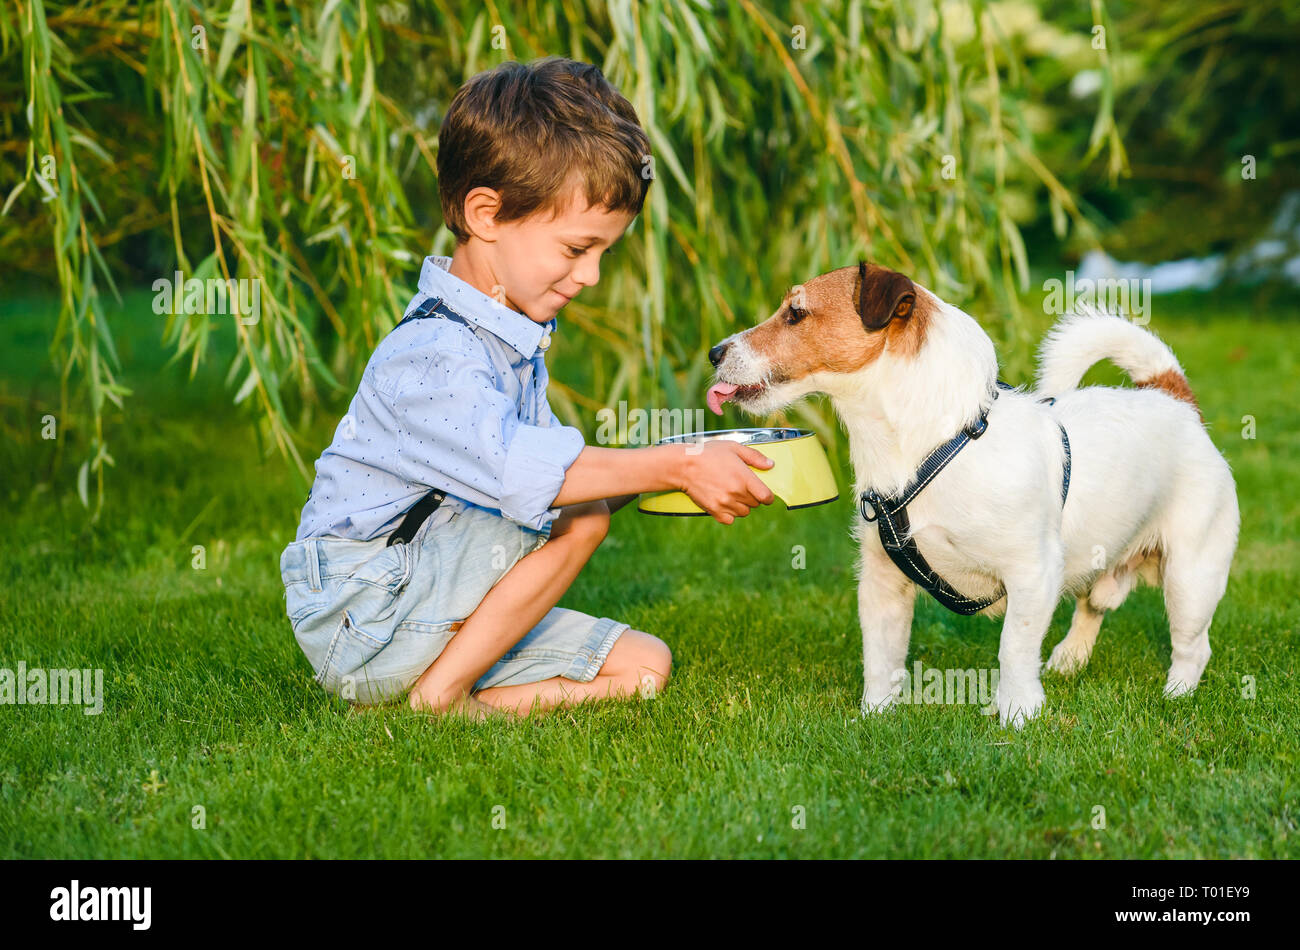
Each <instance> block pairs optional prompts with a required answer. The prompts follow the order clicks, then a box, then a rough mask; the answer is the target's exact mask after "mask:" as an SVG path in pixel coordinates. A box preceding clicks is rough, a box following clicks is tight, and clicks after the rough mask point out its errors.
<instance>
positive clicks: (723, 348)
mask: <svg viewBox="0 0 1300 950" xmlns="http://www.w3.org/2000/svg"><path fill="white" fill-rule="evenodd" d="M726 352H727V344H725V343H719V344H718V345H717V346H715V347H714V348H713V349H711V350H709V362H710V363H712V364H713V365H714V366H717V365H718V364H719V363H721V362H722V357H723V356H724V355H725V354H726Z"/></svg>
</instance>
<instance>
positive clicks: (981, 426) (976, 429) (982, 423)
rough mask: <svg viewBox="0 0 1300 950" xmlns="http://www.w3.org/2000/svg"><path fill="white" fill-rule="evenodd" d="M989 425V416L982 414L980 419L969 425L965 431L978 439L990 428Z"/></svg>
mask: <svg viewBox="0 0 1300 950" xmlns="http://www.w3.org/2000/svg"><path fill="white" fill-rule="evenodd" d="M988 427H989V422H988V418H987V417H986V416H980V417H979V418H978V419H976V420H975V421H974V422H972V423H971V424H970V425H968V426H967V427H966V428H965V429H964V430H963V431H964V432H965V433H966V435H967V436H969V437H970V438H972V439H978V438H979V437H980V436H982V435H983V434H984V433H985V431H987V430H988Z"/></svg>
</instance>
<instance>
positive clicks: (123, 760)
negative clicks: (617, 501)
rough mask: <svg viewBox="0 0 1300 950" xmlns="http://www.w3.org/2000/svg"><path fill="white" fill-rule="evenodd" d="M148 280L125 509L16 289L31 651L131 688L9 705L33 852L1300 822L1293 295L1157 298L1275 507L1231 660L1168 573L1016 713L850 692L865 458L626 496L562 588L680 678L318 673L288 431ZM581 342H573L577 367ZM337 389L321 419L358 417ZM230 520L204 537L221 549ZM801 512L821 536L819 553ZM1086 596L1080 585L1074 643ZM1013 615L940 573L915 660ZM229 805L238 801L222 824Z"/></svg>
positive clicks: (25, 628) (990, 656)
mask: <svg viewBox="0 0 1300 950" xmlns="http://www.w3.org/2000/svg"><path fill="white" fill-rule="evenodd" d="M147 301H148V297H147V296H144V297H131V298H129V301H128V303H129V305H130V308H131V309H132V311H133V312H139V313H141V317H140V319H139V320H138V321H136V322H130V321H127V322H121V321H120V322H119V326H129V327H130V329H129V330H127V331H119V332H123V333H124V337H123V339H122V341H121V346H122V350H123V356H124V359H125V360H126V363H127V366H126V371H125V373H124V377H125V379H126V381H127V382H128V384H129V385H131V386H133V387H134V388H135V389H136V396H135V397H133V398H132V399H131V400H130V401H129V402H128V408H127V411H126V412H125V413H124V414H118V416H117V421H116V422H115V425H116V426H117V427H118V428H117V430H116V434H115V435H114V446H115V454H116V457H117V467H116V468H115V469H112V470H111V471H110V480H109V486H110V492H111V494H110V496H109V498H108V499H107V502H106V509H105V512H104V516H103V518H102V520H101V523H100V524H99V526H98V527H97V528H95V529H94V530H91V529H88V528H86V527H85V525H84V513H83V511H82V509H81V506H80V502H79V501H78V500H77V497H76V490H75V463H76V459H75V458H74V456H75V455H76V453H75V452H74V451H71V450H67V451H65V456H66V457H65V458H64V459H62V460H61V461H60V462H59V464H58V465H57V467H55V468H54V469H53V472H54V474H53V475H51V474H49V473H50V471H51V465H52V453H53V451H54V450H53V443H49V442H42V441H40V440H39V436H38V435H37V434H36V433H37V432H38V430H39V426H40V418H41V416H42V415H43V414H44V413H46V412H49V411H52V407H53V406H54V405H55V404H56V401H57V400H56V398H55V396H56V392H57V389H56V386H54V385H52V384H50V382H49V380H50V379H51V376H50V373H49V372H48V371H47V370H46V369H45V356H44V352H43V347H44V339H45V338H44V332H43V331H42V330H41V328H42V327H44V326H46V325H47V324H46V322H45V321H46V320H47V319H48V302H33V301H26V302H24V301H13V300H11V301H9V302H7V303H5V304H4V305H3V306H4V308H5V309H4V312H3V313H0V319H2V320H3V321H4V323H3V325H4V326H5V327H6V331H5V345H4V347H3V348H0V373H2V375H0V379H3V380H4V382H3V383H2V384H0V386H2V388H0V407H2V410H0V411H2V412H3V415H2V416H0V421H2V422H3V426H4V432H5V437H4V442H5V445H4V452H5V458H4V459H3V462H4V469H5V475H4V477H3V488H0V498H3V499H4V502H5V508H6V511H5V515H6V541H5V543H4V545H3V546H0V580H2V581H3V583H2V584H0V616H2V617H3V620H0V631H2V632H0V667H8V668H11V669H12V668H14V667H15V666H16V664H17V663H18V661H20V660H22V661H25V662H26V663H27V665H28V667H44V668H59V667H78V668H80V667H91V668H95V667H100V668H103V670H104V688H105V693H106V698H105V705H104V710H103V713H102V714H101V715H98V716H85V715H83V714H82V712H81V711H80V710H78V709H77V708H75V707H57V706H0V857H232V858H234V857H306V856H310V857H362V856H386V857H431V856H436V857H480V856H490V857H501V856H512V857H542V856H546V857H707V856H717V857H921V856H925V857H1059V858H1064V857H1294V856H1296V855H1297V854H1298V853H1300V847H1298V846H1297V843H1298V842H1300V835H1297V828H1296V822H1297V820H1300V808H1298V807H1297V805H1296V798H1297V789H1296V783H1295V775H1296V770H1297V769H1296V747H1297V740H1296V736H1297V726H1298V725H1300V715H1298V713H1300V701H1298V700H1297V689H1296V686H1297V683H1296V673H1295V656H1296V648H1297V636H1296V624H1297V618H1298V617H1300V611H1298V610H1297V608H1296V606H1295V600H1294V592H1295V590H1296V587H1297V581H1298V580H1300V578H1298V576H1297V575H1298V574H1300V550H1298V549H1297V542H1296V540H1295V536H1296V528H1297V521H1298V520H1300V518H1298V515H1300V503H1298V502H1297V498H1296V493H1295V491H1294V485H1295V482H1296V478H1297V476H1300V411H1298V410H1297V408H1296V407H1295V405H1294V403H1293V400H1292V396H1293V393H1294V383H1293V380H1294V377H1295V369H1296V366H1295V362H1296V345H1295V343H1294V342H1293V333H1294V330H1293V326H1294V324H1293V323H1288V322H1287V320H1292V321H1293V320H1294V319H1295V317H1296V316H1297V315H1300V307H1298V306H1296V305H1295V304H1294V303H1291V304H1287V305H1286V306H1284V307H1274V308H1272V311H1271V312H1272V313H1273V316H1272V317H1271V318H1269V319H1265V318H1263V317H1261V316H1258V315H1254V314H1253V313H1252V312H1251V309H1250V307H1249V305H1248V304H1246V303H1242V302H1238V301H1235V300H1233V299H1232V298H1227V297H1225V298H1209V299H1207V298H1195V297H1188V298H1181V299H1178V300H1167V299H1165V298H1160V299H1159V300H1158V301H1157V309H1156V313H1155V320H1154V322H1153V326H1154V328H1155V329H1157V330H1158V331H1159V332H1161V334H1162V335H1163V336H1164V337H1165V338H1166V339H1167V340H1168V341H1169V342H1170V343H1171V344H1172V345H1173V346H1174V348H1175V351H1176V352H1177V353H1178V355H1179V358H1180V359H1181V361H1182V363H1183V365H1184V367H1185V368H1186V369H1187V372H1188V375H1189V376H1190V378H1191V381H1192V385H1193V388H1194V389H1195V390H1196V392H1197V394H1198V397H1199V398H1200V400H1201V403H1202V406H1203V408H1204V410H1205V415H1206V419H1207V422H1208V423H1209V425H1210V431H1211V433H1212V435H1213V438H1214V440H1215V443H1216V444H1217V445H1218V446H1219V447H1220V448H1221V449H1222V450H1223V451H1224V452H1225V454H1226V455H1227V457H1228V459H1229V461H1230V462H1231V463H1232V467H1233V470H1234V472H1235V474H1236V477H1237V483H1238V493H1239V496H1240V500H1241V508H1242V515H1243V527H1242V539H1241V545H1240V548H1239V551H1238V555H1237V560H1236V563H1235V566H1234V570H1233V575H1232V579H1231V583H1230V585H1229V588H1228V593H1227V595H1226V597H1225V599H1224V600H1223V602H1222V604H1221V605H1220V608H1219V611H1218V614H1217V615H1216V617H1215V622H1214V626H1213V628H1212V630H1211V642H1212V645H1213V648H1214V657H1213V659H1212V660H1211V661H1210V665H1209V668H1208V670H1207V672H1206V675H1205V678H1204V680H1203V681H1202V685H1201V687H1200V689H1199V690H1198V691H1197V692H1196V694H1194V695H1193V696H1191V697H1188V698H1186V699H1183V700H1179V701H1176V702H1170V701H1166V700H1164V699H1163V698H1162V697H1161V695H1160V691H1161V687H1162V685H1163V682H1164V676H1165V672H1166V669H1167V666H1168V663H1169V637H1168V628H1167V626H1166V624H1165V619H1164V609H1163V604H1162V602H1161V599H1160V594H1159V592H1158V591H1156V590H1153V589H1151V588H1142V589H1140V590H1139V591H1138V592H1137V593H1136V594H1134V595H1133V596H1132V597H1131V598H1130V599H1129V601H1128V603H1126V604H1125V605H1124V607H1123V608H1121V609H1120V610H1119V611H1118V612H1116V613H1115V614H1113V615H1111V616H1110V617H1108V618H1107V621H1106V624H1105V626H1104V627H1103V630H1102V635H1101V640H1100V643H1099V645H1098V648H1097V652H1096V654H1095V655H1094V658H1093V661H1092V664H1091V665H1090V666H1089V667H1088V668H1087V669H1086V670H1085V671H1084V672H1083V673H1082V674H1080V675H1079V676H1078V677H1076V678H1074V679H1069V680H1067V679H1062V678H1061V677H1057V676H1051V675H1049V676H1047V677H1045V680H1044V683H1045V687H1046V690H1047V707H1046V709H1045V711H1044V714H1043V716H1042V717H1041V719H1040V720H1038V721H1035V722H1033V723H1031V724H1030V725H1029V726H1028V727H1026V728H1025V729H1024V730H1023V731H1022V732H1019V733H1015V732H1011V731H1007V730H1003V729H1001V728H999V727H998V726H997V724H996V721H994V720H990V719H989V718H986V717H984V716H982V715H980V713H979V712H978V710H977V708H976V707H975V706H970V705H965V706H957V705H950V706H911V707H904V708H900V709H898V710H896V711H895V712H893V713H891V714H888V715H885V716H879V717H872V718H869V719H867V720H865V721H852V720H853V719H854V717H856V715H857V706H858V701H859V698H860V695H861V676H862V669H861V645H860V639H859V633H858V626H857V619H856V609H857V608H856V599H855V589H854V580H853V561H854V550H853V546H852V542H851V539H850V536H849V524H850V520H851V518H852V512H853V508H852V501H851V499H850V497H849V495H848V492H847V489H848V487H849V486H850V484H851V482H850V478H849V473H848V472H847V471H845V472H842V473H841V475H840V485H841V491H842V495H841V499H840V501H839V502H837V503H835V504H832V505H827V506H823V507H821V508H815V509H809V510H805V511H800V512H785V511H782V510H763V511H759V512H755V513H754V514H752V515H751V516H750V517H748V518H746V519H743V520H741V521H740V522H738V523H737V524H735V525H733V526H731V527H723V526H722V525H719V524H716V523H715V522H713V521H711V520H709V519H673V518H652V517H648V516H645V515H640V514H638V513H637V512H636V511H635V510H634V509H633V508H631V507H629V508H626V509H624V510H623V511H621V512H619V513H618V514H617V515H616V516H615V518H614V524H613V530H612V532H611V535H610V537H609V539H608V540H607V541H606V543H605V545H604V546H603V547H602V548H601V550H600V551H599V552H598V553H597V555H596V556H595V558H594V559H593V560H592V562H591V564H590V565H589V567H588V568H587V570H586V571H585V572H584V573H583V575H582V576H581V577H580V578H579V579H578V581H577V583H576V584H575V585H574V587H573V588H572V589H571V591H570V592H569V594H568V595H567V596H566V598H565V599H564V600H563V601H562V603H563V604H564V605H566V606H569V607H574V608H577V609H579V610H584V611H588V612H591V613H594V614H596V615H598V616H611V617H616V618H619V619H622V620H625V621H627V622H628V623H630V624H632V625H633V626H634V627H636V628H639V629H643V630H648V631H650V632H652V633H654V634H656V635H658V636H660V637H662V638H663V639H664V640H666V641H667V642H668V644H669V645H670V646H671V647H672V649H673V652H674V656H675V669H674V673H673V678H672V680H671V682H670V684H669V685H668V687H667V689H666V690H665V691H664V692H663V693H662V694H661V695H659V696H658V697H657V698H655V699H653V700H651V701H643V700H640V699H637V700H634V701H631V702H628V703H621V704H620V703H608V704H601V705H593V706H587V707H583V708H579V709H575V710H572V711H566V712H560V713H558V714H554V715H551V716H548V717H545V718H541V719H537V720H533V721H525V722H522V723H516V724H510V723H486V724H478V725H475V724H469V723H466V722H463V721H452V720H431V719H427V718H424V717H419V716H415V715H412V714H410V713H407V712H404V711H402V710H401V709H399V708H394V709H392V710H390V711H384V712H382V713H378V714H354V713H351V712H349V711H348V710H347V708H346V707H345V706H344V705H343V704H341V703H339V702H337V701H331V700H329V699H327V698H326V697H325V696H324V695H323V694H322V693H321V692H320V691H319V690H318V689H317V688H316V687H315V686H314V685H313V683H312V681H311V672H310V670H309V668H308V666H307V663H306V660H305V659H304V658H303V657H302V656H301V655H300V653H299V651H298V648H297V646H296V644H295V643H294V640H293V637H292V635H291V633H290V630H289V625H288V621H287V620H286V618H285V617H284V615H283V613H282V605H283V593H282V590H281V587H280V584H279V578H278V574H277V559H278V556H279V552H280V550H281V549H282V548H283V546H284V545H285V544H286V543H287V542H288V541H289V540H291V538H292V535H293V531H294V527H295V525H296V522H297V518H298V513H299V510H300V506H301V502H302V497H303V489H302V486H301V485H299V484H298V483H297V482H296V481H295V479H294V478H293V477H291V475H290V474H289V472H288V470H287V467H286V465H285V464H284V463H283V462H282V461H280V460H279V459H278V458H274V457H273V458H270V459H265V460H264V459H263V458H262V453H261V450H260V448H259V446H258V444H257V440H256V438H255V437H254V435H253V434H252V429H251V428H250V426H249V425H248V423H247V422H246V421H244V420H243V417H242V415H241V414H240V413H239V412H237V411H236V410H234V409H233V408H231V407H230V406H229V405H228V402H229V397H228V395H224V396H223V394H222V389H221V386H220V375H221V374H220V369H221V367H213V368H212V369H211V370H204V372H203V373H202V374H201V377H200V379H199V381H198V383H197V384H196V385H194V386H192V387H185V386H184V385H183V384H182V382H181V380H182V378H183V377H182V374H181V373H180V371H179V370H176V369H175V368H170V369H167V368H163V367H162V365H161V364H162V362H163V357H162V355H161V353H160V351H159V349H158V346H157V344H156V339H155V338H156V336H157V326H156V324H155V323H154V322H153V321H154V318H153V315H152V313H150V312H149V310H148V306H147ZM1279 312H1280V313H1281V314H1282V316H1283V317H1284V318H1286V319H1281V318H1278V317H1277V314H1278V313H1279ZM1003 356H1004V360H1005V358H1006V356H1007V355H1006V354H1004V355H1003ZM576 358H579V357H578V355H577V354H566V353H557V354H556V360H557V364H556V365H555V366H554V367H553V372H554V374H555V375H556V376H557V378H560V379H563V378H564V366H565V362H566V361H571V360H573V359H576ZM1099 378H1107V376H1106V374H1105V373H1101V374H1099ZM1014 381H1017V382H1018V381H1019V380H1014ZM1244 415H1251V416H1253V417H1254V418H1255V420H1256V427H1257V438H1255V439H1254V440H1249V439H1244V438H1243V437H1242V421H1241V420H1242V417H1243V416H1244ZM318 421H319V426H318V429H319V433H320V439H321V440H322V441H321V444H322V445H323V444H324V441H323V440H324V439H325V438H326V433H327V430H328V428H329V427H331V426H332V424H333V421H334V420H333V419H325V418H324V417H321V418H320V419H319V420H318ZM732 424H743V422H742V421H741V420H740V418H739V417H734V421H733V423H732ZM318 448H319V447H317V449H316V450H318ZM314 451H315V450H313V453H312V457H314ZM1118 488H1119V486H1117V489H1118ZM196 544H202V545H204V546H205V548H206V556H207V569H206V570H204V571H197V570H194V569H192V568H191V566H190V565H191V556H192V555H191V548H192V546H193V545H196ZM794 545H803V546H804V548H805V549H806V558H807V562H806V563H807V566H806V568H805V569H802V570H799V569H794V568H792V566H791V565H792V560H793V555H792V553H791V551H792V547H793V546H794ZM1069 613H1070V607H1069V605H1067V604H1065V603H1063V604H1062V605H1061V607H1060V609H1059V610H1058V612H1057V615H1056V618H1055V621H1054V623H1053V625H1052V629H1051V630H1050V631H1049V633H1048V636H1047V639H1046V643H1045V645H1044V656H1046V653H1047V651H1048V650H1050V648H1051V646H1052V645H1054V644H1055V643H1056V642H1057V641H1058V640H1059V639H1060V638H1061V636H1062V635H1063V634H1064V631H1065V628H1066V626H1067V624H1068V619H1069ZM998 635H999V627H998V625H997V624H996V623H993V622H990V621H988V620H985V619H982V618H960V617H956V616H953V615H950V614H948V613H946V612H944V611H943V610H942V609H940V608H939V607H937V606H936V605H935V604H934V603H932V602H931V601H929V600H928V599H921V600H918V609H917V615H916V623H915V627H914V631H913V636H912V647H911V652H910V654H909V658H908V659H909V664H910V663H911V662H912V661H914V660H917V659H919V660H921V661H922V663H924V664H925V665H926V666H936V667H943V668H967V667H973V668H979V667H993V666H995V665H996V662H997V645H998ZM1244 676H1251V677H1254V678H1255V683H1256V691H1257V692H1256V697H1255V698H1254V699H1244V698H1243V697H1242V678H1243V677H1244ZM155 774H156V778H155V779H153V780H151V777H152V776H155ZM196 806H201V807H202V808H203V809H205V811H206V827H205V828H202V829H196V828H194V827H192V818H193V815H194V809H195V807H196ZM497 806H502V807H503V808H504V812H500V811H497V812H494V809H495V808H496V807H497ZM1097 806H1100V807H1101V808H1104V810H1105V818H1106V827H1105V829H1104V830H1095V829H1094V828H1093V827H1092V822H1093V816H1094V814H1095V808H1096V807H1097ZM494 814H499V815H503V816H504V819H505V827H504V828H497V827H494V822H493V818H494ZM798 814H802V816H803V825H804V827H802V828H796V827H793V826H792V821H793V819H795V818H796V816H797V815H798ZM499 823H500V822H497V824H499Z"/></svg>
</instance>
